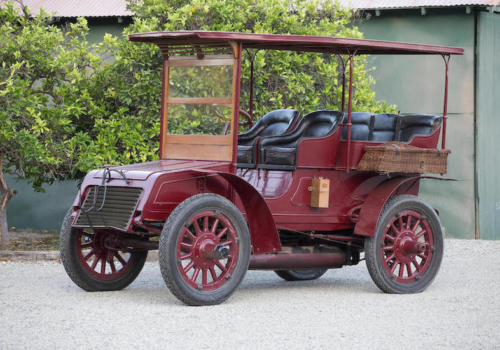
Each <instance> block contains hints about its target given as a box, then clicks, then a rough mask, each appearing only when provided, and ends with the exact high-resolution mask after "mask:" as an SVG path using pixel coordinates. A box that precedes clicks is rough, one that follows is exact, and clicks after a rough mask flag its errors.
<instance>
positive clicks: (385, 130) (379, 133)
mask: <svg viewBox="0 0 500 350" xmlns="http://www.w3.org/2000/svg"><path fill="white" fill-rule="evenodd" d="M373 119H374V120H373V127H372V130H371V134H370V137H369V140H370V141H377V142H388V141H396V135H398V131H399V127H400V125H399V116H398V115H396V114H390V113H382V114H377V115H376V116H375V117H374V118H373Z"/></svg>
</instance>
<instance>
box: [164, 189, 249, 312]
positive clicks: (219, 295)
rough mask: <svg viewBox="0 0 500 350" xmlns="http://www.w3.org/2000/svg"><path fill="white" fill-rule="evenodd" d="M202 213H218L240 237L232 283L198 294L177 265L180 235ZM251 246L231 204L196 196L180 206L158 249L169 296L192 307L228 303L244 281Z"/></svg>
mask: <svg viewBox="0 0 500 350" xmlns="http://www.w3.org/2000/svg"><path fill="white" fill-rule="evenodd" d="M205 210H218V211H220V212H221V213H223V214H224V215H225V216H226V217H227V218H228V219H229V220H230V221H231V224H232V225H233V227H234V229H235V231H236V233H237V235H238V237H239V244H238V247H239V248H238V249H239V250H238V256H239V257H238V261H237V263H236V267H235V270H234V272H233V274H232V276H231V279H229V280H228V282H226V283H224V284H223V285H222V286H221V287H219V288H217V289H215V290H212V291H203V290H197V289H195V288H193V287H192V286H190V285H188V284H187V283H186V281H185V280H184V278H183V277H182V276H181V274H180V272H179V269H178V265H177V251H176V250H177V239H178V237H179V233H180V232H181V231H182V228H183V226H184V225H185V223H186V222H187V221H188V220H189V219H190V218H191V217H193V216H194V215H196V214H197V213H200V212H202V211H205ZM250 245H251V242H250V233H249V231H248V226H247V223H246V221H245V219H244V217H243V215H242V214H241V213H240V211H239V210H238V208H237V207H236V206H235V205H234V204H233V203H231V202H230V201H228V200H227V199H226V198H224V197H222V196H219V195H215V194H210V193H204V194H199V195H195V196H192V197H190V198H188V199H186V200H185V201H184V202H182V203H181V204H179V205H178V206H177V207H176V208H175V210H174V211H173V212H172V213H171V214H170V216H169V218H168V220H167V222H166V223H165V225H164V227H163V231H162V234H161V237H160V245H159V249H158V253H159V258H160V270H161V274H162V276H163V279H164V280H165V283H166V284H167V286H168V288H169V289H170V291H171V292H172V294H173V295H174V296H175V297H176V298H177V299H179V300H180V301H182V302H184V303H185V304H187V305H191V306H202V305H216V304H220V303H222V302H223V301H225V300H226V299H228V298H229V297H230V296H231V295H232V294H233V293H234V291H235V290H236V288H238V286H239V285H240V283H241V281H243V278H244V277H245V274H246V272H247V270H248V264H249V262H250Z"/></svg>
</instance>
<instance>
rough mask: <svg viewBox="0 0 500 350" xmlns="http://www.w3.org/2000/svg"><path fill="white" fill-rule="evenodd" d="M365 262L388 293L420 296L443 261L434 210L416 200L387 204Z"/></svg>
mask: <svg viewBox="0 0 500 350" xmlns="http://www.w3.org/2000/svg"><path fill="white" fill-rule="evenodd" d="M365 258H366V265H367V267H368V271H369V273H370V275H371V277H372V279H373V281H374V282H375V284H376V285H377V286H378V287H379V288H380V289H381V290H382V291H384V292H386V293H418V292H421V291H423V290H425V289H426V288H427V287H428V286H429V285H430V284H431V283H432V281H433V280H434V278H435V277H436V275H437V273H438V271H439V267H440V265H441V260H442V258H443V233H442V230H441V223H440V221H439V218H438V216H437V214H436V212H435V211H434V209H433V208H432V207H431V206H430V205H429V204H427V203H426V202H424V201H423V200H421V199H420V198H418V197H415V196H409V195H401V196H395V197H393V198H391V199H390V200H389V201H387V203H386V205H385V206H384V209H383V211H382V214H381V215H380V218H379V222H378V225H377V230H376V232H375V236H374V237H369V238H367V239H366V240H365Z"/></svg>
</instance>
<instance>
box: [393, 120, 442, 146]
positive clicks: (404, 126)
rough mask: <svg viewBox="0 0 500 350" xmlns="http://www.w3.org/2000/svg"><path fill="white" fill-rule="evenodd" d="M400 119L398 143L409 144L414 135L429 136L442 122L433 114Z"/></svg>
mask: <svg viewBox="0 0 500 350" xmlns="http://www.w3.org/2000/svg"><path fill="white" fill-rule="evenodd" d="M400 118H401V127H400V130H399V134H398V141H400V142H409V141H410V140H411V138H412V137H413V136H414V135H429V134H430V133H432V132H433V131H434V130H436V129H437V128H438V127H439V126H440V125H441V122H442V120H443V118H442V117H441V116H438V115H433V114H408V115H403V116H401V117H400Z"/></svg>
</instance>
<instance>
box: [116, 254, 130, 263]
mask: <svg viewBox="0 0 500 350" xmlns="http://www.w3.org/2000/svg"><path fill="white" fill-rule="evenodd" d="M115 257H116V258H117V259H118V261H119V262H120V264H122V266H125V264H126V263H127V262H126V261H125V260H123V258H122V256H121V255H120V253H118V252H115Z"/></svg>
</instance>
